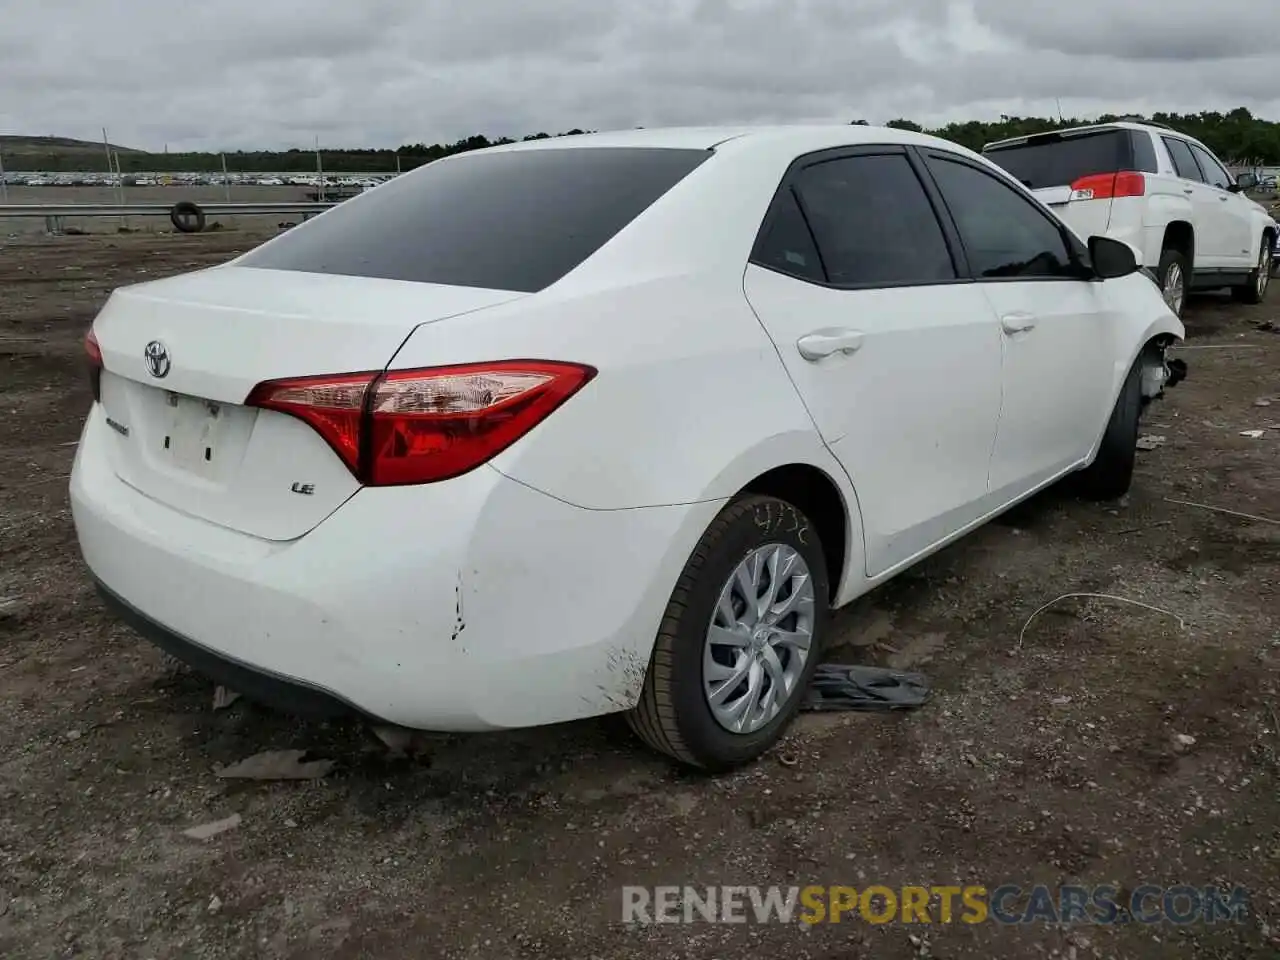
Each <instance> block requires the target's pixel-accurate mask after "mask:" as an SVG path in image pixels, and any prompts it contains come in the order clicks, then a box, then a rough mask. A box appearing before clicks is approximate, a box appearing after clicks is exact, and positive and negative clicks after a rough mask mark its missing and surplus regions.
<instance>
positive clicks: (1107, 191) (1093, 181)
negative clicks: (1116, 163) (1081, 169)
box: [1071, 170, 1147, 200]
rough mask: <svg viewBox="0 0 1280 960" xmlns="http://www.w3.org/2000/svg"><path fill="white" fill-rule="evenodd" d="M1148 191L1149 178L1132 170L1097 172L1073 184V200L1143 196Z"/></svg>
mask: <svg viewBox="0 0 1280 960" xmlns="http://www.w3.org/2000/svg"><path fill="white" fill-rule="evenodd" d="M1146 192H1147V178H1146V177H1144V176H1143V175H1142V174H1140V173H1135V172H1133V171H1132V170H1121V171H1120V172H1119V173H1096V174H1093V175H1091V176H1088V177H1081V178H1080V179H1079V180H1077V181H1076V182H1075V183H1073V184H1071V199H1072V200H1111V199H1113V198H1115V197H1141V196H1143V195H1144V194H1146Z"/></svg>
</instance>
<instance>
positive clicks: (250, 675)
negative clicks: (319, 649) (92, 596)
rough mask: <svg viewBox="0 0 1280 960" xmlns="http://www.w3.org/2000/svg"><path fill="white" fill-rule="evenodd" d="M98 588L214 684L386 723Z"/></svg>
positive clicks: (300, 709) (283, 704) (264, 699)
mask: <svg viewBox="0 0 1280 960" xmlns="http://www.w3.org/2000/svg"><path fill="white" fill-rule="evenodd" d="M97 588H98V596H99V598H100V599H101V600H102V602H103V604H104V605H105V606H106V608H107V609H108V610H109V611H111V613H113V614H114V615H115V616H116V617H117V618H118V619H119V620H121V621H122V622H123V623H125V624H127V625H128V626H129V627H131V628H132V629H133V630H134V632H135V633H137V634H138V635H139V636H141V637H142V638H143V639H145V640H150V641H151V642H152V643H154V644H155V645H156V646H157V647H159V648H160V649H161V650H163V651H164V652H165V653H167V654H169V655H170V656H172V657H176V658H177V659H179V660H181V661H182V662H183V663H185V664H186V665H187V666H189V667H191V668H192V669H193V670H196V671H197V672H199V673H201V674H203V675H204V676H205V677H207V678H208V679H210V680H212V681H213V682H215V683H218V684H221V685H222V686H224V687H226V688H228V689H229V690H234V691H236V692H237V693H241V694H244V696H246V697H248V698H249V699H250V700H253V701H255V702H257V703H261V704H265V705H266V706H269V707H275V708H276V709H278V710H280V711H282V712H284V713H290V714H294V715H296V716H301V717H315V718H324V717H338V716H344V715H363V716H365V717H367V718H369V719H372V720H381V719H383V718H380V717H373V716H371V715H370V714H368V713H366V712H365V711H363V710H361V709H360V708H359V707H357V706H356V705H355V704H353V703H349V702H347V701H346V700H343V699H342V698H341V697H339V696H337V695H336V694H334V693H331V692H329V691H328V690H322V689H321V688H319V687H314V686H311V685H310V684H307V683H304V682H302V681H300V680H291V679H290V678H288V677H282V676H279V675H278V674H274V673H271V672H270V671H268V670H263V669H261V668H259V667H255V666H253V665H252V664H248V663H241V662H240V661H239V660H236V659H234V658H232V657H228V656H226V655H225V654H222V653H219V652H218V651H217V650H213V649H211V648H209V647H206V646H204V645H203V644H199V643H196V642H195V641H193V640H188V639H187V638H186V637H184V636H181V635H179V634H177V633H174V632H173V631H172V630H170V629H169V628H168V627H166V626H164V625H163V624H159V623H156V622H155V621H154V620H152V619H151V618H150V617H148V616H147V615H146V614H145V613H143V612H142V611H141V610H139V609H138V608H137V607H135V606H134V605H133V604H131V603H129V601H127V600H125V599H124V598H123V597H121V596H118V595H117V594H115V593H114V592H112V590H111V588H110V587H107V586H106V585H104V584H103V583H102V582H101V581H97Z"/></svg>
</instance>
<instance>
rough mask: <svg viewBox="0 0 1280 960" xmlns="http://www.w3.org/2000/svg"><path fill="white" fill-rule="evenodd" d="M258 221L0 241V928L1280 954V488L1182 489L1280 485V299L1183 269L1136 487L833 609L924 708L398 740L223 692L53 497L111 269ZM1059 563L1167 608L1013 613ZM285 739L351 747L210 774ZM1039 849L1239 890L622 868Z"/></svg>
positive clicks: (44, 937)
mask: <svg viewBox="0 0 1280 960" xmlns="http://www.w3.org/2000/svg"><path fill="white" fill-rule="evenodd" d="M259 238H260V237H255V236H254V235H252V234H249V233H244V232H240V231H235V230H227V231H222V232H217V233H211V234H202V235H196V236H175V235H169V236H165V235H150V234H130V235H120V236H109V237H104V236H98V237H65V238H60V239H49V238H39V237H29V236H22V237H18V238H16V239H11V240H10V241H8V242H7V243H0V717H2V718H3V730H4V733H3V735H2V736H0V956H4V957H61V956H87V957H95V958H116V957H119V958H125V957H128V958H137V957H152V958H161V957H195V958H215V957H272V958H275V957H297V958H303V957H305V958H321V957H325V958H327V957H341V958H355V957H378V958H409V957H423V956H430V957H441V958H447V957H483V958H499V960H500V958H526V957H530V958H533V957H565V958H582V960H586V958H593V957H594V958H602V960H615V958H624V957H673V958H674V957H682V958H683V957H688V958H695V957H696V958H703V957H706V958H711V957H726V956H730V955H733V956H787V957H792V958H797V960H799V958H830V960H836V958H858V957H875V958H881V960H895V958H920V957H936V958H950V957H981V958H997V957H1009V958H1034V957H1052V956H1061V957H1078V958H1081V960H1083V958H1090V957H1108V958H1128V957H1133V958H1138V957H1188V958H1192V957H1194V958H1224V960H1225V958H1231V960H1240V958H1253V957H1257V958H1261V957H1276V956H1277V955H1278V954H1277V948H1278V947H1280V940H1277V939H1276V931H1277V930H1280V911H1278V910H1277V908H1276V906H1275V903H1276V896H1277V893H1278V892H1280V806H1278V805H1277V802H1276V801H1277V774H1278V773H1280V730H1278V729H1277V727H1278V726H1280V723H1278V722H1277V707H1276V690H1277V682H1278V680H1280V598H1278V579H1280V524H1277V523H1275V522H1265V521H1263V520H1250V519H1246V518H1244V517H1239V516H1232V515H1229V514H1224V513H1218V512H1213V511H1211V510H1208V509H1204V508H1203V507H1200V506H1191V505H1187V504H1181V503H1173V502H1170V501H1171V500H1184V501H1193V502H1195V503H1198V504H1208V505H1212V506H1218V507H1222V508H1226V509H1229V510H1234V511H1238V512H1240V513H1245V514H1252V515H1256V516H1260V517H1270V518H1272V519H1273V520H1280V456H1277V452H1278V451H1280V446H1278V444H1280V377H1278V376H1277V370H1280V335H1278V334H1277V332H1276V327H1277V326H1280V318H1278V317H1277V308H1276V306H1275V303H1277V302H1280V301H1275V300H1273V304H1272V306H1270V307H1254V308H1246V307H1240V306H1236V305H1234V304H1231V303H1230V302H1229V301H1226V300H1222V299H1218V298H1200V299H1197V300H1195V301H1193V303H1192V304H1191V306H1190V308H1189V312H1188V317H1187V324H1188V328H1189V339H1188V343H1187V347H1186V348H1185V349H1184V350H1183V351H1182V354H1181V355H1182V356H1183V357H1184V358H1185V359H1187V361H1188V362H1189V364H1190V379H1188V380H1187V381H1186V382H1185V383H1182V384H1180V385H1179V386H1178V387H1177V388H1175V389H1174V390H1172V391H1170V393H1169V396H1168V398H1167V399H1166V400H1164V401H1162V402H1160V403H1159V404H1157V405H1155V406H1154V407H1153V408H1152V409H1151V410H1150V412H1149V415H1148V421H1149V422H1148V423H1147V425H1146V426H1145V427H1144V430H1145V432H1148V433H1152V434H1158V435H1160V436H1163V437H1165V438H1166V439H1165V441H1164V443H1163V444H1161V445H1159V446H1157V447H1156V448H1155V449H1153V450H1150V451H1144V452H1143V453H1141V454H1140V461H1139V472H1138V477H1137V480H1136V484H1135V487H1134V490H1133V491H1132V493H1131V494H1130V495H1129V496H1128V497H1127V498H1125V499H1124V500H1123V501H1121V502H1119V503H1116V504H1112V505H1109V506H1107V505H1104V506H1098V505H1092V504H1085V503H1079V502H1076V501H1074V500H1072V499H1070V498H1068V497H1067V496H1065V495H1064V494H1062V493H1058V492H1052V491H1051V492H1050V493H1048V494H1046V495H1044V496H1041V497H1039V498H1037V499H1036V500H1034V501H1032V502H1030V503H1028V504H1025V505H1023V506H1022V507H1020V508H1018V509H1017V510H1016V511H1014V512H1012V513H1011V514H1008V515H1006V516H1005V517H1004V518H1002V519H1001V520H1000V521H999V522H996V523H993V524H991V525H989V526H988V527H986V528H984V529H983V530H981V531H978V532H977V533H975V534H974V535H972V536H970V537H968V538H967V539H966V540H964V541H963V542H961V543H959V544H956V545H955V546H953V547H951V548H949V549H947V550H945V551H943V552H942V553H940V554H938V555H937V556H935V557H933V558H931V559H930V560H928V561H926V562H924V563H922V564H920V565H919V566H917V567H916V568H914V569H912V570H910V571H908V572H907V573H905V574H904V575H902V576H900V577H898V578H897V579H896V580H894V581H893V582H892V583H890V584H888V585H887V586H885V587H883V588H882V589H880V590H878V591H876V592H875V593H874V594H872V595H870V596H868V597H866V598H864V599H863V600H862V601H860V602H859V603H858V604H856V605H855V607H854V608H853V609H851V610H848V611H846V612H843V613H842V614H841V615H840V617H839V620H838V624H839V642H840V646H839V648H838V649H837V650H835V651H833V652H832V654H831V655H832V656H833V657H839V658H842V659H846V660H849V661H855V662H868V663H882V664H884V663H888V664H894V665H897V666H904V667H906V666H909V667H913V668H917V669H920V670H922V671H924V672H926V673H927V674H928V676H929V677H930V679H931V681H932V683H933V685H934V688H935V696H934V699H933V700H932V701H931V702H930V703H929V704H928V705H927V706H926V707H925V708H924V709H921V710H918V711H914V712H911V713H906V714H900V715H893V716H885V715H848V714H845V715H809V716H805V717H803V718H802V719H801V722H799V723H798V724H797V725H796V727H795V728H794V732H793V734H792V735H791V736H790V737H789V738H788V740H787V741H786V742H785V744H784V745H783V747H782V748H781V749H780V750H778V751H776V752H775V753H774V754H771V755H770V756H769V757H767V758H766V759H764V760H763V761H762V762H760V763H758V764H757V765H755V766H753V767H751V768H749V769H747V770H744V771H741V772H739V773H737V774H734V775H731V776H727V777H723V778H719V779H707V778H703V777H698V776H693V775H689V774H686V773H682V772H678V771H676V770H674V769H673V768H672V767H670V766H669V765H668V764H666V763H665V762H664V761H663V760H661V759H660V758H657V757H654V756H651V755H650V754H648V753H646V752H645V751H644V750H643V749H642V748H641V747H639V746H638V745H637V744H636V743H634V742H633V741H631V739H630V738H629V737H628V736H627V735H626V734H625V733H623V732H621V731H620V730H619V729H618V726H619V725H618V724H617V723H616V722H614V721H609V720H602V721H598V722H590V723H579V724H571V725H566V726H562V727H555V728H548V729H541V730H534V731H524V732H519V733H511V734H500V735H488V736H469V737H462V736H457V737H455V736H449V737H439V738H433V739H432V740H430V742H429V744H428V746H427V749H426V750H425V751H424V752H423V753H422V754H421V755H419V756H417V757H414V758H412V759H395V758H392V757H390V756H389V755H388V753H387V751H386V750H385V749H384V748H383V747H382V746H381V745H380V744H379V743H377V741H376V740H375V739H374V738H373V737H372V736H371V735H370V734H369V732H368V731H367V730H365V729H362V728H361V727H359V726H358V725H356V724H354V723H330V724H318V723H307V722H302V721H297V720H293V719H290V718H287V717H282V716H279V715H275V714H272V713H269V712H267V711H265V710H262V709H260V708H257V707H255V706H253V705H251V704H247V703H245V702H243V701H240V702H237V703H235V704H234V705H232V706H231V707H230V708H228V709H225V710H218V711H215V710H213V707H212V697H213V690H212V689H211V687H210V685H209V684H208V683H206V682H205V681H204V680H202V679H201V678H200V677H199V676H197V675H194V674H193V673H191V672H190V671H188V670H186V669H185V668H184V667H181V666H180V665H178V664H177V663H175V662H174V661H172V660H169V659H166V658H165V657H164V656H163V655H161V654H160V653H159V652H158V651H156V650H155V649H153V648H151V647H150V646H148V645H147V644H145V643H144V642H142V641H140V640H139V639H138V638H137V637H135V636H134V635H133V634H131V633H130V632H129V631H128V630H127V629H125V628H123V627H121V626H119V625H117V624H116V623H115V622H114V621H112V620H111V619H110V618H109V617H108V616H106V615H105V613H104V612H103V610H102V609H101V608H100V606H99V604H98V602H97V600H96V598H95V596H94V595H93V593H92V592H91V590H90V587H89V583H88V580H87V578H86V576H85V573H84V571H83V569H82V567H81V564H80V560H79V557H78V554H77V550H76V545H75V538H74V534H73V531H72V527H71V521H70V514H69V510H68V505H67V497H66V476H67V473H68V471H69V469H70V464H71V458H72V454H73V451H74V443H75V441H76V437H77V435H78V431H79V428H80V423H81V420H82V418H83V416H84V413H85V410H86V408H87V405H88V400H89V398H88V391H87V388H86V386H85V383H84V379H83V376H82V373H81V361H80V356H81V347H80V341H81V337H82V336H83V334H84V332H85V330H86V329H87V327H88V324H89V322H90V320H91V319H92V317H93V315H94V312H95V311H96V310H97V308H98V307H99V306H100V305H101V304H102V302H103V300H104V299H105V297H106V295H107V293H108V292H109V291H110V290H111V288H113V287H115V286H117V285H120V284H123V283H130V282H134V281H138V280H143V279H148V278H153V277H158V276H162V275H165V274H169V273H174V272H178V271H180V270H184V269H190V268H192V267H196V266H201V265H205V264H210V263H214V262H218V261H221V260H225V259H227V258H229V257H230V256H231V255H233V254H235V253H238V252H239V251H241V250H243V249H244V248H246V247H247V246H249V245H250V244H251V243H252V242H253V241H254V240H255V239H259ZM1268 322H1271V323H1273V324H1275V325H1273V326H1271V327H1268ZM1267 400H1270V401H1271V403H1270V404H1265V403H1263V401H1267ZM1247 429H1263V430H1265V433H1264V434H1263V436H1262V437H1261V438H1258V439H1250V438H1247V437H1243V436H1241V435H1240V433H1241V431H1243V430H1247ZM1070 592H1089V593H1105V594H1113V595H1116V596H1122V597H1126V598H1130V599H1132V600H1138V601H1141V602H1143V603H1147V604H1151V605H1154V606H1156V607H1160V608H1163V609H1165V610H1167V611H1172V613H1174V614H1176V615H1177V616H1172V615H1169V614H1166V613H1159V612H1154V611H1151V610H1147V609H1144V608H1142V607H1137V606H1132V605H1129V604H1123V603H1119V602H1115V601H1110V600H1098V599H1087V598H1076V599H1069V600H1064V601H1062V602H1061V603H1059V604H1056V605H1055V606H1054V607H1052V608H1050V609H1048V610H1046V611H1045V612H1043V613H1041V614H1040V615H1039V616H1037V617H1036V618H1035V619H1034V620H1032V621H1031V623H1030V625H1029V626H1027V627H1026V630H1025V634H1023V636H1022V639H1021V643H1020V644H1019V642H1018V641H1019V634H1020V631H1022V628H1023V626H1024V624H1026V622H1027V620H1028V617H1030V615H1031V614H1032V613H1033V611H1035V610H1036V609H1037V608H1038V607H1040V606H1041V605H1042V604H1044V603H1046V602H1048V601H1050V600H1053V599H1054V598H1055V597H1058V596H1059V595H1061V594H1066V593H1070ZM1178 617H1181V618H1182V623H1181V624H1180V622H1179V620H1178ZM290 748H296V749H306V750H308V751H311V752H312V753H313V754H314V755H315V756H319V757H325V758H329V759H332V760H333V761H335V763H334V766H333V770H332V772H331V773H329V774H328V776H325V777H323V778H321V779H317V780H312V781H302V782H289V783H279V782H277V783H262V782H254V781H231V780H224V779H219V778H218V777H217V776H215V771H216V769H217V768H219V767H220V766H221V765H225V764H228V763H232V762H234V761H237V760H240V759H243V758H245V757H247V756H250V755H252V754H255V753H257V752H259V751H263V750H276V749H290ZM232 815H238V816H239V818H240V819H239V822H238V824H237V825H235V826H234V827H232V828H230V829H227V830H226V831H225V832H222V833H220V834H218V835H217V836H214V837H212V838H210V839H206V840H196V839H192V838H190V837H187V836H185V835H184V833H183V831H185V830H187V829H188V828H190V827H193V826H196V825H199V824H204V823H207V822H210V821H216V820H221V819H223V818H227V817H230V816H232ZM1032 882H1044V883H1049V884H1058V883H1069V882H1075V883H1080V884H1083V885H1095V884H1103V883H1108V882H1110V883H1114V884H1115V885H1117V886H1118V887H1121V888H1122V889H1125V890H1132V889H1133V888H1135V887H1137V886H1138V885H1140V884H1142V883H1152V884H1156V885H1159V886H1168V885H1172V884H1177V883H1188V884H1192V885H1197V886H1202V885H1206V884H1214V883H1216V884H1219V885H1221V886H1227V887H1230V886H1234V885H1240V886H1244V887H1247V888H1249V889H1250V890H1251V891H1252V902H1253V909H1252V911H1251V913H1250V915H1249V917H1248V919H1247V920H1246V921H1245V922H1243V923H1240V924H1233V923H1228V924H1223V923H1219V924H1216V925H1204V924H1195V925H1190V926H1184V927H1178V926H1174V925H1172V924H1166V923H1160V924H1155V925H1152V926H1147V925H1144V924H1134V923H1129V924H1118V925H1114V926H1107V927H1102V926H1091V927H1080V926H1077V927H1073V928H1065V927H1060V926H1055V925H1047V924H1043V923H1036V924H1029V925H1021V926H1016V927H1009V926H1001V925H998V924H995V923H984V924H977V925H967V924H960V923H956V924H949V925H943V924H937V923H935V924H932V925H930V926H927V927H926V926H915V927H911V926H904V925H901V924H896V923H895V924H886V925H872V924H868V923H865V922H862V921H861V920H846V921H845V922H843V923H840V924H824V925H819V926H816V927H813V928H812V929H801V928H800V927H799V925H797V924H790V925H781V924H771V925H762V924H755V923H747V924H727V925H725V924H708V923H695V924H693V925H683V924H675V925H666V924H664V925H652V926H634V925H633V926H628V925H624V924H623V923H621V922H620V916H621V902H622V897H621V888H622V886H623V885H627V884H638V885H656V884H677V885H693V886H699V887H701V886H705V885H709V884H762V885H768V884H781V885H789V884H801V885H805V884H850V885H853V886H856V887H858V888H864V887H866V886H867V885H869V884H873V883H879V884H885V885H888V886H890V887H897V886H900V885H902V884H907V883H921V884H924V885H937V884H948V883H955V884H963V883H979V884H982V885H985V886H986V887H988V888H994V887H996V886H999V885H1001V884H1002V883H1019V884H1023V885H1028V884H1030V883H1032Z"/></svg>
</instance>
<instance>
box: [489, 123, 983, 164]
mask: <svg viewBox="0 0 1280 960" xmlns="http://www.w3.org/2000/svg"><path fill="white" fill-rule="evenodd" d="M864 143H866V144H871V143H875V144H886V143H889V144H914V145H916V146H934V147H942V148H945V149H947V150H951V151H953V152H956V153H963V154H966V155H969V156H976V154H974V153H973V152H972V151H970V150H968V149H966V148H964V147H961V146H960V145H959V144H956V143H952V142H951V141H948V140H943V139H941V138H939V137H933V136H929V135H928V134H924V133H915V132H913V131H911V130H899V129H896V128H894V127H873V126H867V125H863V124H834V123H830V124H777V125H772V126H713V127H661V128H653V129H635V130H614V131H607V132H602V133H582V134H573V135H568V136H562V137H548V138H546V139H542V140H524V141H520V142H518V143H511V144H503V145H501V146H497V147H490V148H488V149H489V151H515V150H561V149H566V148H574V149H578V148H591V147H650V148H659V149H662V148H665V149H686V150H710V149H713V148H721V147H727V146H730V145H732V148H733V150H734V152H735V153H737V152H739V151H742V152H751V151H754V150H757V149H758V150H761V151H767V152H770V153H774V152H777V151H779V150H794V152H795V155H796V156H799V155H801V154H804V153H812V152H814V151H816V150H823V149H828V148H832V147H842V146H857V145H858V144H864Z"/></svg>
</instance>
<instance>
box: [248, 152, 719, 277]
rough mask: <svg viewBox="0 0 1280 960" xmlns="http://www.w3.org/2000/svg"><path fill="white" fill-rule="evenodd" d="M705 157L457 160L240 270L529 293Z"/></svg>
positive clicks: (387, 190)
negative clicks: (260, 270) (296, 272)
mask: <svg viewBox="0 0 1280 960" xmlns="http://www.w3.org/2000/svg"><path fill="white" fill-rule="evenodd" d="M711 155H712V154H711V152H710V151H709V150H675V149H665V148H653V147H644V148H636V147H616V148H615V147H568V148H563V149H539V150H512V151H500V152H495V153H478V154H474V155H471V156H462V157H454V158H450V159H448V160H443V161H436V162H435V163H431V164H428V165H427V166H426V167H423V168H422V169H421V170H419V171H415V172H413V173H411V174H407V175H405V176H403V177H398V178H396V179H395V180H392V181H391V182H389V183H387V184H384V185H383V186H380V187H376V188H375V189H373V190H371V191H369V192H368V193H365V194H362V195H361V196H359V197H356V198H353V199H351V200H348V201H346V202H345V203H341V204H339V205H338V206H336V207H334V208H333V209H332V210H330V211H328V212H327V213H325V215H324V216H322V217H319V218H317V219H316V220H314V221H313V222H311V223H308V224H305V225H303V226H300V227H297V228H295V229H293V230H290V231H289V232H288V233H285V234H282V235H281V236H280V237H278V238H277V239H275V240H273V241H271V242H270V243H267V244H265V245H264V246H262V247H259V248H258V249H256V250H253V251H251V252H250V253H249V254H247V255H246V256H245V257H244V258H243V259H241V260H240V262H239V264H238V265H239V266H245V267H260V268H264V269H270V270H297V271H302V272H306V273H331V274H344V275H348V276H358V277H380V278H384V279H388V280H412V281H416V282H420V283H441V284H450V285H454V286H464V287H490V288H493V289H498V290H519V291H522V292H527V293H532V292H534V291H537V290H541V289H542V288H544V287H547V286H549V285H550V284H552V283H555V282H556V281H557V280H559V279H560V278H561V277H563V276H564V275H565V274H566V273H568V272H569V271H570V270H572V269H573V268H574V267H576V266H578V265H579V264H580V263H582V262H583V261H584V260H586V259H587V258H588V257H590V256H591V255H592V254H593V253H595V252H596V251H597V250H598V249H599V248H600V247H601V246H603V245H604V244H605V243H606V242H607V241H608V240H609V239H610V238H612V237H613V236H614V235H615V234H617V233H618V232H619V231H620V230H622V228H623V227H625V226H626V225H627V224H628V223H630V222H631V221H632V220H634V219H635V218H636V217H637V216H639V215H640V214H641V213H642V212H643V211H644V210H645V209H646V208H647V207H649V206H650V205H651V204H652V203H653V202H654V201H655V200H657V199H658V198H659V197H661V196H662V195H663V194H664V193H666V192H667V191H668V190H670V189H671V188H672V187H673V186H675V184H677V183H678V182H679V181H680V180H682V179H683V178H684V177H685V176H687V175H688V174H689V173H690V172H691V171H693V170H694V169H695V168H697V167H698V165H699V164H701V163H702V162H703V161H705V160H706V159H707V158H708V157H710V156H711Z"/></svg>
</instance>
